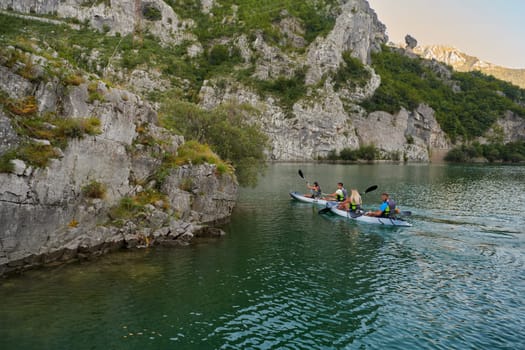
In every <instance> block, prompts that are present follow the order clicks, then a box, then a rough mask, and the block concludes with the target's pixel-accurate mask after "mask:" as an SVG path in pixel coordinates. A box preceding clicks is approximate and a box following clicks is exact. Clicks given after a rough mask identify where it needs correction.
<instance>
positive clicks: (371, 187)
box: [318, 185, 377, 214]
mask: <svg viewBox="0 0 525 350" xmlns="http://www.w3.org/2000/svg"><path fill="white" fill-rule="evenodd" d="M375 190H377V185H372V186H370V187H368V188H367V189H366V190H365V193H364V194H367V193H368V192H372V191H375ZM331 208H332V206H330V207H329V206H328V204H327V205H326V208H323V209H321V210H319V211H318V213H319V214H325V213H328V212H329V211H330V209H331Z"/></svg>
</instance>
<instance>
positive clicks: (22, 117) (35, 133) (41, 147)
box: [0, 93, 100, 172]
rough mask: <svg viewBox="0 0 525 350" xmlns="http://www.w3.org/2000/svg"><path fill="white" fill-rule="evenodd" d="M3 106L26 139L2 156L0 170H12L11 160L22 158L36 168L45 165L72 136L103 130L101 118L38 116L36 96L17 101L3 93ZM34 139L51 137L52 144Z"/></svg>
mask: <svg viewBox="0 0 525 350" xmlns="http://www.w3.org/2000/svg"><path fill="white" fill-rule="evenodd" d="M0 105H1V106H3V109H4V111H5V113H6V115H7V116H8V117H9V118H10V120H11V123H12V125H13V127H14V128H15V130H16V132H17V133H18V134H19V135H20V136H22V139H23V142H22V144H21V145H19V146H18V147H16V148H14V149H11V150H9V151H8V152H6V153H4V154H3V155H2V156H1V157H0V172H8V171H11V170H12V167H11V165H10V160H12V159H21V160H23V161H25V162H26V163H27V164H29V165H31V166H35V167H46V166H47V165H48V163H49V160H50V159H51V158H58V157H59V153H58V152H57V150H56V149H55V147H60V148H62V149H64V148H65V147H66V146H67V141H68V139H70V138H81V137H83V136H84V135H97V134H99V133H100V120H99V119H98V118H95V117H89V118H75V119H73V118H59V117H57V116H56V115H54V114H52V113H48V114H45V115H39V114H38V113H37V109H38V106H37V103H36V100H35V98H34V96H28V97H25V98H22V99H18V100H15V99H12V98H9V97H7V95H6V94H4V93H0ZM33 139H38V140H48V141H49V143H50V144H49V145H48V144H45V143H43V142H38V141H33Z"/></svg>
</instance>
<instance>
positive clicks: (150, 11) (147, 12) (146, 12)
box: [142, 5, 162, 21]
mask: <svg viewBox="0 0 525 350" xmlns="http://www.w3.org/2000/svg"><path fill="white" fill-rule="evenodd" d="M142 15H143V16H144V18H145V19H147V20H148V21H160V20H161V19H162V13H161V12H160V10H159V9H158V8H157V7H155V6H151V5H150V6H144V9H143V10H142Z"/></svg>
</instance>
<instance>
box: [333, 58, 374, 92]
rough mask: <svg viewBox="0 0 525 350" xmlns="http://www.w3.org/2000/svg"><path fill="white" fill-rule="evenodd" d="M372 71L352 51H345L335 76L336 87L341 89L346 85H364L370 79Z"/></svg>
mask: <svg viewBox="0 0 525 350" xmlns="http://www.w3.org/2000/svg"><path fill="white" fill-rule="evenodd" d="M370 76H371V75H370V72H369V71H368V70H366V69H365V66H364V64H363V63H362V62H361V61H360V60H359V59H358V58H355V57H353V56H352V54H351V52H349V51H346V52H343V62H342V63H341V65H340V66H339V69H338V70H337V72H336V73H335V76H334V87H335V88H336V89H337V90H339V89H341V88H342V87H344V86H346V85H350V87H356V86H359V87H364V86H365V85H366V83H367V82H368V80H370Z"/></svg>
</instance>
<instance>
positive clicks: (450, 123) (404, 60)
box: [363, 47, 525, 141]
mask: <svg viewBox="0 0 525 350" xmlns="http://www.w3.org/2000/svg"><path fill="white" fill-rule="evenodd" d="M372 66H373V68H374V69H375V71H376V72H377V73H379V74H380V75H381V86H380V87H379V88H378V89H377V91H376V93H375V95H374V96H373V97H372V98H371V99H370V100H368V101H365V102H364V103H363V106H364V107H365V108H366V109H367V110H368V111H369V112H371V111H376V110H382V111H387V112H390V113H396V112H398V111H399V110H400V108H401V107H405V108H406V109H408V110H412V109H414V108H416V107H417V106H418V105H419V104H420V103H426V104H428V105H429V106H430V107H432V108H433V109H434V110H435V111H436V119H437V121H438V122H439V124H440V126H441V128H442V129H443V130H444V131H445V132H446V133H447V135H448V136H449V137H450V138H451V140H452V141H456V139H457V138H458V137H462V138H463V139H465V140H471V139H472V138H474V137H477V136H482V135H483V134H484V133H485V132H486V131H487V130H488V129H489V128H490V126H491V125H492V124H493V123H494V121H496V119H497V118H498V117H500V116H502V114H503V113H504V112H505V111H507V110H510V111H513V112H515V113H517V114H519V115H521V116H524V117H525V107H523V103H525V90H523V89H520V88H518V87H516V86H514V85H512V84H510V83H506V82H503V81H500V80H498V79H496V78H493V77H491V76H487V75H484V74H482V73H480V72H469V73H454V74H453V75H452V81H446V80H444V79H442V78H441V77H440V76H438V74H437V73H436V72H434V71H433V70H432V69H431V68H430V67H428V64H425V61H424V60H422V59H420V58H410V57H407V56H405V55H402V54H400V53H398V52H396V51H395V50H392V49H390V48H388V47H383V50H382V52H380V53H376V54H373V55H372ZM454 83H456V84H458V85H459V87H460V89H461V90H460V91H458V92H454V90H453V88H452V87H451V85H452V84H454Z"/></svg>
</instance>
